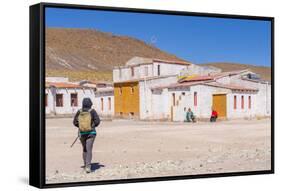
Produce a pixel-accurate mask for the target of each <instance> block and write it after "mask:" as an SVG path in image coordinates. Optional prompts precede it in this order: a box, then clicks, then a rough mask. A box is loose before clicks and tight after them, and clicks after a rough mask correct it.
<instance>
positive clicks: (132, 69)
mask: <svg viewBox="0 0 281 191" xmlns="http://www.w3.org/2000/svg"><path fill="white" fill-rule="evenodd" d="M131 75H132V77H134V76H135V68H134V67H131Z"/></svg>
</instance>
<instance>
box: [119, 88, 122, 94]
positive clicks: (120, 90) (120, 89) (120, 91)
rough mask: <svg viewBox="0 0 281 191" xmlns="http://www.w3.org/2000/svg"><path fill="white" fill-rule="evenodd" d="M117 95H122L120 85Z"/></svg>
mask: <svg viewBox="0 0 281 191" xmlns="http://www.w3.org/2000/svg"><path fill="white" fill-rule="evenodd" d="M119 95H122V87H119Z"/></svg>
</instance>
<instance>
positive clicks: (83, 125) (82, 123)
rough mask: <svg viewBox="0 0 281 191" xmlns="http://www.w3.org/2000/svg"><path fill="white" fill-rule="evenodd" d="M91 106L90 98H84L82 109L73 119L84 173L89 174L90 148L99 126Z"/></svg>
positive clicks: (96, 115) (97, 117)
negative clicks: (80, 148) (78, 138)
mask: <svg viewBox="0 0 281 191" xmlns="http://www.w3.org/2000/svg"><path fill="white" fill-rule="evenodd" d="M92 105H93V103H92V101H91V99H90V98H84V99H83V101H82V109H80V110H78V111H77V113H76V114H75V116H74V119H73V125H74V126H76V127H78V133H79V137H80V141H81V144H82V148H83V153H82V156H83V161H84V169H85V171H86V173H90V172H91V161H92V148H93V144H94V141H95V138H96V134H97V133H96V127H97V126H98V125H99V124H100V118H99V116H98V114H97V112H96V111H95V110H94V109H92Z"/></svg>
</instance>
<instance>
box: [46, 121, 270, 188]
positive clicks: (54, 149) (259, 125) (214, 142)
mask: <svg viewBox="0 0 281 191" xmlns="http://www.w3.org/2000/svg"><path fill="white" fill-rule="evenodd" d="M46 125H47V127H46V173H47V174H46V177H47V180H46V182H47V183H60V182H72V181H75V182H77V181H95V180H110V179H127V178H142V177H159V176H173V175H190V174H205V173H219V172H237V171H254V170H268V169H270V166H271V162H270V161H271V158H270V153H271V145H270V142H271V141H270V132H271V131H270V119H263V120H235V121H223V122H217V123H208V122H199V123H191V124H187V123H171V122H141V121H129V120H115V121H103V122H102V123H101V125H100V126H99V127H98V128H97V131H98V135H97V137H96V140H95V143H94V149H93V165H92V169H93V173H90V174H85V173H84V172H83V169H82V168H81V166H82V164H83V162H82V156H81V154H82V153H81V152H82V149H81V144H80V142H79V141H78V142H77V143H76V144H75V145H74V147H73V148H70V145H71V143H72V142H73V140H74V139H75V136H76V135H77V129H76V128H74V127H73V126H72V119H66V118H65V119H47V121H46Z"/></svg>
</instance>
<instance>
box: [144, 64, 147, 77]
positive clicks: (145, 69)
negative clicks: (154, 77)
mask: <svg viewBox="0 0 281 191" xmlns="http://www.w3.org/2000/svg"><path fill="white" fill-rule="evenodd" d="M144 75H145V76H148V66H146V67H145V68H144Z"/></svg>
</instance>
